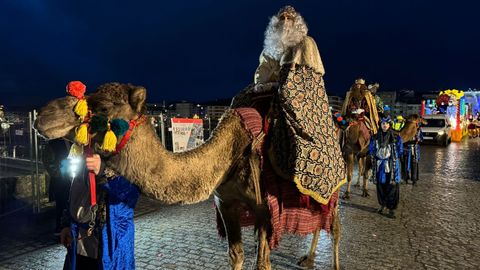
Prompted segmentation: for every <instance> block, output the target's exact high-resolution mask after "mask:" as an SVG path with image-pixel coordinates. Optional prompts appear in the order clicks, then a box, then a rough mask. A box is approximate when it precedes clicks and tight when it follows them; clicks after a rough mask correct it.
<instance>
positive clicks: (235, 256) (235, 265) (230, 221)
mask: <svg viewBox="0 0 480 270" xmlns="http://www.w3.org/2000/svg"><path fill="white" fill-rule="evenodd" d="M217 204H218V203H217ZM218 209H219V211H220V214H221V216H222V220H223V224H224V226H225V230H226V232H227V240H228V257H229V262H230V266H231V268H232V270H242V266H243V260H244V258H245V256H244V253H243V244H242V231H241V228H240V217H239V213H238V212H237V211H236V209H235V207H227V206H226V205H225V204H221V203H220V207H218Z"/></svg>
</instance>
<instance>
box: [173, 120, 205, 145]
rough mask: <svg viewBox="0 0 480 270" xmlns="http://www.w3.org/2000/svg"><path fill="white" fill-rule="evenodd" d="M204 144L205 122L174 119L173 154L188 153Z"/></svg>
mask: <svg viewBox="0 0 480 270" xmlns="http://www.w3.org/2000/svg"><path fill="white" fill-rule="evenodd" d="M202 143H203V120H202V119H190V118H172V144H173V152H174V153H177V152H183V151H188V150H191V149H193V148H196V147H197V146H199V145H201V144H202Z"/></svg>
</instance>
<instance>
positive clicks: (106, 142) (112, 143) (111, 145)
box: [102, 123, 117, 152]
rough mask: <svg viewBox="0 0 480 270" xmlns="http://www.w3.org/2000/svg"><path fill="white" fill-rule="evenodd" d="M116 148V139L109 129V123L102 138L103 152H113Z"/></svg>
mask: <svg viewBox="0 0 480 270" xmlns="http://www.w3.org/2000/svg"><path fill="white" fill-rule="evenodd" d="M116 147H117V137H116V136H115V133H113V131H112V130H111V129H110V123H108V131H107V133H105V137H104V138H103V145H102V149H103V151H107V152H113V151H115V148H116Z"/></svg>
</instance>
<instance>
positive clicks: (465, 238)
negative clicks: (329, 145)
mask: <svg viewBox="0 0 480 270" xmlns="http://www.w3.org/2000/svg"><path fill="white" fill-rule="evenodd" d="M479 163H480V139H470V140H466V141H464V142H462V143H452V144H451V145H449V146H448V147H446V148H444V147H438V146H433V145H426V146H422V160H421V163H420V180H419V182H418V183H417V185H415V186H412V185H405V184H403V185H401V191H400V192H401V193H400V197H401V202H400V205H399V209H398V211H397V219H395V220H392V219H389V218H386V217H385V216H382V215H379V214H377V213H376V212H375V210H376V208H377V207H378V205H377V201H376V196H375V189H374V186H373V185H372V184H370V187H369V189H370V193H371V194H372V196H371V197H369V198H362V197H361V196H360V195H361V190H360V189H359V188H352V191H353V196H352V199H351V200H349V201H344V200H342V201H341V206H340V215H341V220H342V226H343V227H342V238H341V242H340V245H341V246H340V263H341V268H342V269H480V256H479V252H480V215H479V214H480V210H479V209H480V199H479V198H480V196H479V194H480V167H479V166H478V164H479ZM24 222H27V223H28V222H30V223H31V224H35V223H34V222H32V221H31V220H29V219H26V220H24ZM0 224H3V226H5V223H1V222H0ZM135 224H136V239H135V254H136V259H137V261H136V263H137V269H229V268H228V263H227V255H226V247H227V243H226V241H223V240H220V239H219V237H218V235H217V232H216V225H215V213H214V210H213V203H212V200H209V201H206V202H203V203H200V204H196V205H188V206H161V205H159V204H156V203H154V202H152V201H150V200H148V199H146V198H143V200H142V202H141V204H140V206H139V209H137V217H136V219H135ZM22 226H23V227H28V226H29V225H28V224H23V225H22ZM32 226H33V225H32ZM19 228H21V227H19ZM7 231H10V232H11V231H12V230H7ZM243 232H244V245H245V252H246V254H245V257H246V261H245V264H244V269H254V256H255V240H254V237H253V230H252V229H244V231H243ZM5 234H6V231H5V230H2V231H0V241H1V243H0V250H1V252H0V269H15V270H20V269H61V268H62V265H63V258H64V256H65V250H64V249H63V247H61V246H60V245H58V244H54V239H53V238H51V237H50V236H49V237H50V238H49V239H50V240H49V241H50V242H49V241H43V240H41V239H44V238H43V237H44V235H45V234H46V233H45V232H41V233H38V235H36V239H40V240H41V241H40V243H39V244H38V245H35V241H34V239H31V242H28V245H26V244H25V243H23V240H22V239H23V237H22V236H21V235H20V234H21V232H18V234H19V235H18V237H16V239H18V241H14V242H11V243H9V242H8V241H12V239H11V238H13V237H11V235H10V237H6V236H5ZM321 237H322V238H321V240H320V241H319V244H318V251H317V257H316V266H315V269H330V268H331V262H330V260H331V249H330V247H331V243H330V239H329V238H328V236H327V235H326V234H325V233H323V232H322V235H321ZM310 240H311V236H308V237H298V236H284V238H283V241H282V242H281V246H280V247H279V248H278V249H277V250H274V251H273V252H272V256H271V261H272V267H273V269H301V268H297V267H296V266H295V262H296V260H297V259H298V258H299V257H300V256H302V255H304V252H306V251H307V250H308V247H309V244H310ZM42 241H43V242H42Z"/></svg>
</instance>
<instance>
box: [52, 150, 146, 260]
mask: <svg viewBox="0 0 480 270" xmlns="http://www.w3.org/2000/svg"><path fill="white" fill-rule="evenodd" d="M77 162H78V161H77ZM80 165H83V164H78V163H77V164H76V165H75V166H77V167H79V166H80ZM85 167H86V169H87V170H88V171H92V172H94V173H95V175H96V180H97V181H96V183H97V184H96V195H97V196H96V198H97V206H98V207H97V209H96V210H92V207H91V201H90V195H91V194H92V193H91V190H90V187H89V181H88V171H87V170H83V173H81V174H80V175H79V176H76V177H72V178H73V180H72V185H71V189H70V205H69V208H68V209H67V210H68V211H67V212H68V215H67V216H66V221H65V222H64V225H65V228H64V229H63V230H62V232H61V235H60V237H61V239H60V240H61V243H62V244H63V245H65V247H67V249H68V253H67V257H66V259H65V265H64V269H78V270H81V269H88V270H91V269H102V270H103V269H105V270H106V269H112V270H113V269H135V258H134V233H135V228H134V224H133V213H134V208H135V205H136V203H137V200H138V197H139V195H140V191H139V188H138V187H137V186H135V185H134V184H132V183H130V182H129V181H128V180H127V179H126V178H124V177H123V176H120V175H117V174H115V172H113V171H111V170H109V169H108V168H107V169H106V168H105V166H104V163H102V161H101V158H100V156H99V155H96V154H95V155H93V156H92V157H87V158H86V159H85Z"/></svg>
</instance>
